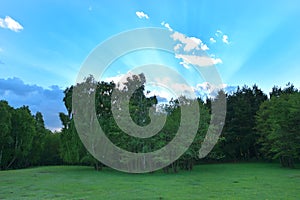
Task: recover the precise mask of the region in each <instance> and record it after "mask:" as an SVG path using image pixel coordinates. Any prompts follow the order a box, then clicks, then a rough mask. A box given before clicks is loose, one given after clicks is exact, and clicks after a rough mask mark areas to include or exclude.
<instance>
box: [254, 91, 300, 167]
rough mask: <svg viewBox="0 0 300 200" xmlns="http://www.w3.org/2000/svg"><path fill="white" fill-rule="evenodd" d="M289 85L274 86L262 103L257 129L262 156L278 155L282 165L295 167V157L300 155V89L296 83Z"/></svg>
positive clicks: (275, 156) (277, 157)
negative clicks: (269, 97) (282, 87)
mask: <svg viewBox="0 0 300 200" xmlns="http://www.w3.org/2000/svg"><path fill="white" fill-rule="evenodd" d="M287 86H288V88H285V89H283V90H281V89H280V88H279V89H278V90H276V91H275V92H274V89H273V92H272V95H271V99H270V100H269V101H266V102H264V103H263V104H262V105H261V107H260V109H259V111H258V112H257V118H256V129H257V130H258V132H259V134H260V139H259V141H258V143H259V144H260V145H261V146H262V147H261V152H262V154H263V156H264V157H265V158H269V159H279V160H280V163H281V165H282V166H283V167H294V160H295V159H299V158H300V136H299V133H300V125H299V119H300V117H299V116H300V93H299V92H298V91H297V90H296V89H295V88H294V87H293V85H287ZM278 91H281V92H280V93H278Z"/></svg>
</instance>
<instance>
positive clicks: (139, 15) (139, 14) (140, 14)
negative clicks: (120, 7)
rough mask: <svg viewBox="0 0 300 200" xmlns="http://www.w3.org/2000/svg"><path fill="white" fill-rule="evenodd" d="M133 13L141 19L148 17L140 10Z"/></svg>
mask: <svg viewBox="0 0 300 200" xmlns="http://www.w3.org/2000/svg"><path fill="white" fill-rule="evenodd" d="M135 14H136V16H138V18H140V19H142V18H145V19H149V16H148V15H147V14H146V13H144V12H142V11H137V12H135Z"/></svg>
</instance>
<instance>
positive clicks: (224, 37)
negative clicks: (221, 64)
mask: <svg viewBox="0 0 300 200" xmlns="http://www.w3.org/2000/svg"><path fill="white" fill-rule="evenodd" d="M222 41H223V42H224V43H225V44H229V41H228V35H223V37H222Z"/></svg>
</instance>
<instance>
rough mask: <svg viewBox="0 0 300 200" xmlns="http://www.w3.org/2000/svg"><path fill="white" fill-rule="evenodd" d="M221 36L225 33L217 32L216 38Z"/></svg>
mask: <svg viewBox="0 0 300 200" xmlns="http://www.w3.org/2000/svg"><path fill="white" fill-rule="evenodd" d="M221 35H223V32H222V31H221V30H217V31H216V33H215V36H217V37H219V36H221Z"/></svg>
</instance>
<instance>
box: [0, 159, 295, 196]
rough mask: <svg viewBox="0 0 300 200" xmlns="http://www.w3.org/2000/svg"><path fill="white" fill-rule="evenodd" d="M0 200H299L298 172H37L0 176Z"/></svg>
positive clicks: (258, 167) (222, 168)
mask: <svg viewBox="0 0 300 200" xmlns="http://www.w3.org/2000/svg"><path fill="white" fill-rule="evenodd" d="M0 199H78V200H79V199H130V200H134V199H162V200H164V199H172V200H173V199H300V170H299V169H284V168H280V167H279V165H278V164H265V163H242V164H207V165H199V166H197V167H196V168H195V169H194V170H193V171H192V172H187V171H180V172H179V173H178V174H164V173H162V172H155V173H152V174H126V173H122V172H118V171H114V170H112V169H108V168H106V169H104V170H103V171H101V172H96V171H94V170H93V168H90V167H81V166H53V167H38V168H31V169H22V170H11V171H0Z"/></svg>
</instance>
